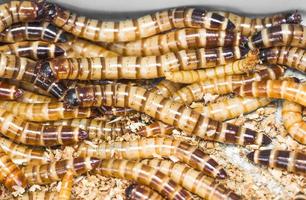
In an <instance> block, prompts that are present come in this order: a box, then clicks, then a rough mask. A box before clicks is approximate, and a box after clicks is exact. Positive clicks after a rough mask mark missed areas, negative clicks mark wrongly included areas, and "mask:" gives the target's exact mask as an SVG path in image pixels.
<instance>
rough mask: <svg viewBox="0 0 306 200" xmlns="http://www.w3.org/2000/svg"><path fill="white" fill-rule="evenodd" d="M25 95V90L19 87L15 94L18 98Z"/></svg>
mask: <svg viewBox="0 0 306 200" xmlns="http://www.w3.org/2000/svg"><path fill="white" fill-rule="evenodd" d="M22 95H23V90H22V89H17V90H16V92H15V94H14V98H15V99H18V98H19V97H21V96H22Z"/></svg>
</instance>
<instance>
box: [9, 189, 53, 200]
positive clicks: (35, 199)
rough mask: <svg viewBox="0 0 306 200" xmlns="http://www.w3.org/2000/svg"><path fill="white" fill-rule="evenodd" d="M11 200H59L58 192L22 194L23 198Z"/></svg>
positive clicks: (11, 199) (12, 199)
mask: <svg viewBox="0 0 306 200" xmlns="http://www.w3.org/2000/svg"><path fill="white" fill-rule="evenodd" d="M9 200H58V193H57V192H46V191H35V192H27V193H24V194H22V196H21V197H14V198H10V199H9Z"/></svg>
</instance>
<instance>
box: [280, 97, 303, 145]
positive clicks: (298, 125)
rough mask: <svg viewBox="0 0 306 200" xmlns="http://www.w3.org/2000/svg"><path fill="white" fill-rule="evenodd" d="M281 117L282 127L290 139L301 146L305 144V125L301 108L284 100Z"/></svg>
mask: <svg viewBox="0 0 306 200" xmlns="http://www.w3.org/2000/svg"><path fill="white" fill-rule="evenodd" d="M282 117H283V122H284V126H285V128H286V130H287V131H288V133H289V134H290V135H291V137H292V138H293V139H295V140H296V141H298V142H300V143H302V144H306V123H305V122H304V120H303V107H302V106H301V105H299V104H297V103H293V102H290V101H286V100H285V101H284V102H283V108H282Z"/></svg>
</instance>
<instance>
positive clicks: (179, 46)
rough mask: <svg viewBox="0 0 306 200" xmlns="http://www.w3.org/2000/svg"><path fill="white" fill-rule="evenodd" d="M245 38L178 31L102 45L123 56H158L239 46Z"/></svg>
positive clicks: (209, 32)
mask: <svg viewBox="0 0 306 200" xmlns="http://www.w3.org/2000/svg"><path fill="white" fill-rule="evenodd" d="M244 43H247V38H246V37H244V36H241V34H240V33H239V32H226V31H212V30H206V29H192V28H186V29H180V30H174V31H171V32H168V33H165V34H160V35H155V36H152V37H149V38H144V39H141V40H137V41H133V42H128V43H107V44H102V46H105V47H106V48H107V49H109V50H111V51H114V52H117V53H118V54H120V55H124V56H158V55H162V54H165V53H168V52H177V51H180V50H183V49H197V48H216V47H230V46H240V45H242V44H244Z"/></svg>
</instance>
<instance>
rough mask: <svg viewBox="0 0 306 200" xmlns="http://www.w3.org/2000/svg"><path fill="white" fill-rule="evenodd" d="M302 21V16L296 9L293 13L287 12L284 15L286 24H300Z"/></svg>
mask: <svg viewBox="0 0 306 200" xmlns="http://www.w3.org/2000/svg"><path fill="white" fill-rule="evenodd" d="M301 22H302V16H301V14H300V13H298V11H297V10H296V11H295V12H293V13H288V14H287V15H286V23H288V24H300V23H301Z"/></svg>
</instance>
